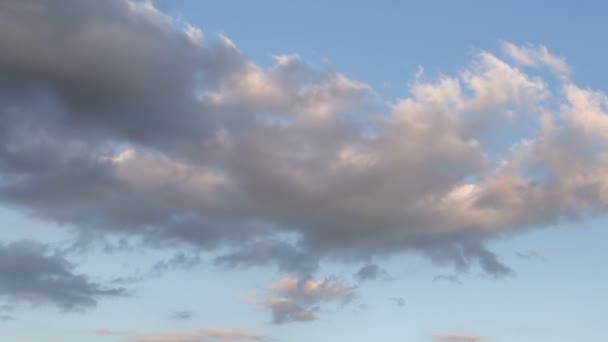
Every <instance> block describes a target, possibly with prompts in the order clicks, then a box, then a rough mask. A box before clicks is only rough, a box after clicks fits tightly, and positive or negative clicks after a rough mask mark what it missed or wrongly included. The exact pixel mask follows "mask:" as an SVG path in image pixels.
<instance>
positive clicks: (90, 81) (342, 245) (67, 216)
mask: <svg viewBox="0 0 608 342" xmlns="http://www.w3.org/2000/svg"><path fill="white" fill-rule="evenodd" d="M0 46H2V49H1V51H0V201H2V203H3V204H4V205H10V206H13V207H16V208H20V209H21V210H23V211H24V212H27V213H30V214H33V215H35V216H37V217H40V218H41V219H44V220H47V221H49V222H53V223H57V224H60V225H66V226H69V227H71V228H72V229H76V230H78V231H82V232H95V233H101V234H119V235H125V236H137V237H140V238H143V239H145V240H146V241H151V242H154V243H165V242H166V243H185V244H190V245H194V246H195V247H198V248H201V249H204V250H217V248H218V247H222V248H229V249H230V252H228V254H226V255H223V256H221V257H220V258H218V260H217V261H218V263H219V264H224V265H229V266H239V265H244V266H247V265H254V264H267V263H276V264H277V265H278V267H280V268H282V269H285V270H288V271H301V272H305V273H309V272H311V271H314V269H315V268H316V265H317V263H318V261H319V260H325V259H328V258H331V259H332V260H361V261H367V260H369V259H373V258H374V257H377V256H386V255H390V254H395V253H402V252H414V253H422V254H424V255H427V256H428V257H430V258H431V259H432V260H434V261H436V262H438V263H443V264H449V265H453V266H454V267H456V268H458V269H466V268H468V267H469V265H471V264H479V266H480V267H481V268H482V269H483V270H485V271H486V272H490V273H493V274H496V275H506V274H509V273H510V272H511V271H510V269H509V268H508V267H507V266H505V265H503V264H501V263H500V262H499V260H498V259H497V257H496V256H495V255H494V254H493V253H492V252H491V251H489V250H488V249H486V248H485V247H484V243H485V241H487V240H488V239H493V238H497V237H500V236H503V235H505V234H511V233H514V232H519V231H524V230H527V229H532V228H542V227H544V226H547V225H550V224H552V223H555V222H558V221H560V220H571V219H576V218H581V217H585V216H588V215H596V214H602V213H604V212H605V211H606V204H607V203H608V178H607V177H606V175H607V174H608V172H607V171H608V158H607V157H608V155H607V151H608V114H607V108H606V105H607V97H606V95H605V94H604V93H602V92H599V91H593V90H590V89H584V88H581V87H578V86H577V85H575V84H574V83H573V82H572V81H571V80H570V77H569V74H570V68H569V67H568V65H567V64H566V63H565V60H564V59H563V58H560V57H558V56H555V55H553V54H551V53H550V52H549V51H548V50H547V49H546V48H544V47H542V46H534V45H524V46H517V45H513V44H509V43H505V44H504V52H503V53H502V54H493V53H490V52H487V51H477V52H476V53H475V54H474V57H473V61H472V62H471V64H470V65H469V66H467V67H465V68H464V69H463V70H462V71H461V72H459V73H457V74H456V75H455V76H447V75H446V76H441V77H439V79H437V80H434V81H424V80H422V79H418V78H417V79H415V80H414V81H413V82H412V84H411V89H410V94H409V95H408V96H407V97H405V98H402V99H398V100H397V101H395V102H394V103H392V104H390V105H385V104H381V103H380V104H379V103H378V102H379V101H378V97H377V95H376V93H375V91H374V90H373V89H372V88H371V87H370V86H368V85H366V84H363V83H361V82H358V81H356V80H353V79H350V78H348V77H346V76H345V75H342V74H340V73H338V72H335V71H326V70H319V69H316V68H313V67H311V66H310V65H308V64H307V63H305V62H304V61H303V60H302V59H301V58H299V57H298V56H297V55H284V56H277V57H276V61H275V63H274V65H271V66H269V67H261V66H259V65H256V64H255V63H254V62H253V61H251V60H249V59H248V58H247V57H246V56H245V55H244V54H243V53H242V52H241V51H239V49H238V48H237V47H236V45H235V44H234V43H232V42H231V41H230V40H229V39H228V38H227V37H225V36H218V37H217V38H216V37H205V36H204V35H203V33H202V32H201V31H200V30H199V29H198V28H196V27H193V26H191V25H190V24H188V23H187V22H184V21H180V20H176V19H173V18H171V17H169V16H167V15H165V14H163V13H161V12H159V11H158V10H157V9H156V8H155V7H154V6H153V5H152V4H151V3H149V2H136V1H127V0H106V1H97V0H61V1H52V2H49V1H41V0H18V1H17V0H14V1H10V0H9V1H3V2H2V3H1V4H0ZM501 56H502V57H501ZM543 68H544V69H546V72H538V70H539V69H543ZM522 127H525V128H526V129H519V128H522ZM496 132H503V133H504V134H501V135H500V136H501V138H500V139H492V136H493V135H494V134H496ZM505 132H506V133H505ZM521 132H529V134H528V135H525V136H522V134H520V133H521ZM5 248H6V247H5ZM223 250H224V249H223ZM7 251H10V249H9V250H7ZM82 285H87V284H86V283H82ZM277 317H278V318H277V319H281V317H283V316H280V315H278V316H277Z"/></svg>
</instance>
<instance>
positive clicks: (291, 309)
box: [261, 276, 357, 324]
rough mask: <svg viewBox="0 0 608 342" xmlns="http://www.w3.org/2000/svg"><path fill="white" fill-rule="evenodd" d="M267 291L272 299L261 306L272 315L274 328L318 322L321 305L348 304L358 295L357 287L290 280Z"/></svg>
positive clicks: (334, 281)
mask: <svg viewBox="0 0 608 342" xmlns="http://www.w3.org/2000/svg"><path fill="white" fill-rule="evenodd" d="M269 290H270V292H271V294H272V295H271V297H270V298H268V299H266V300H265V301H263V302H262V303H261V306H262V307H263V308H265V309H268V310H270V311H271V313H272V321H273V323H275V324H282V323H288V322H306V321H313V320H315V319H317V312H318V311H319V306H318V305H319V304H320V303H323V302H332V301H339V302H342V303H348V302H350V301H351V300H352V298H354V296H355V295H356V293H357V288H356V287H352V286H347V285H345V284H343V283H342V282H341V281H338V280H335V279H327V280H324V281H315V280H311V279H307V278H301V277H293V276H292V277H287V278H284V279H282V280H280V281H279V282H277V283H275V284H274V285H272V286H271V287H270V289H269Z"/></svg>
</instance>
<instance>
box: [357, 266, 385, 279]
mask: <svg viewBox="0 0 608 342" xmlns="http://www.w3.org/2000/svg"><path fill="white" fill-rule="evenodd" d="M355 277H356V278H357V279H358V280H359V282H360V283H362V282H364V281H368V280H377V279H383V280H391V276H390V275H389V274H388V272H386V271H385V270H384V269H382V268H381V267H380V266H378V265H376V264H368V265H365V266H363V267H361V269H359V271H357V273H355Z"/></svg>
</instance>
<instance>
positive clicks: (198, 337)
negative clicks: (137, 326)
mask: <svg viewBox="0 0 608 342" xmlns="http://www.w3.org/2000/svg"><path fill="white" fill-rule="evenodd" d="M262 340H264V338H263V337H262V336H260V335H256V334H253V333H250V332H245V331H239V330H229V329H219V328H217V329H204V330H200V331H195V332H169V333H158V334H149V335H141V336H137V337H135V338H132V339H130V340H128V342H213V341H262Z"/></svg>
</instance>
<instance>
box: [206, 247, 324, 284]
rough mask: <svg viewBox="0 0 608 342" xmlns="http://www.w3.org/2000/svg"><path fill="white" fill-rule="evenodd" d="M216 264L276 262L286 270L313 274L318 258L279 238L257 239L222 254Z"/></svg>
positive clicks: (281, 268) (233, 265)
mask: <svg viewBox="0 0 608 342" xmlns="http://www.w3.org/2000/svg"><path fill="white" fill-rule="evenodd" d="M215 263H216V265H219V266H223V267H238V266H253V265H266V264H269V263H276V264H277V266H278V268H279V269H280V270H282V271H285V272H296V273H299V274H302V275H307V274H311V273H312V272H314V271H315V270H316V269H317V268H318V260H317V259H316V258H315V257H314V256H312V255H310V254H308V253H307V252H306V251H305V250H303V249H302V248H300V247H298V246H294V245H293V244H290V243H289V242H286V241H281V240H277V239H257V240H255V241H249V242H245V243H244V244H242V245H241V246H240V248H239V249H238V250H236V251H234V252H230V253H228V254H224V255H220V256H218V257H217V258H216V259H215Z"/></svg>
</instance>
